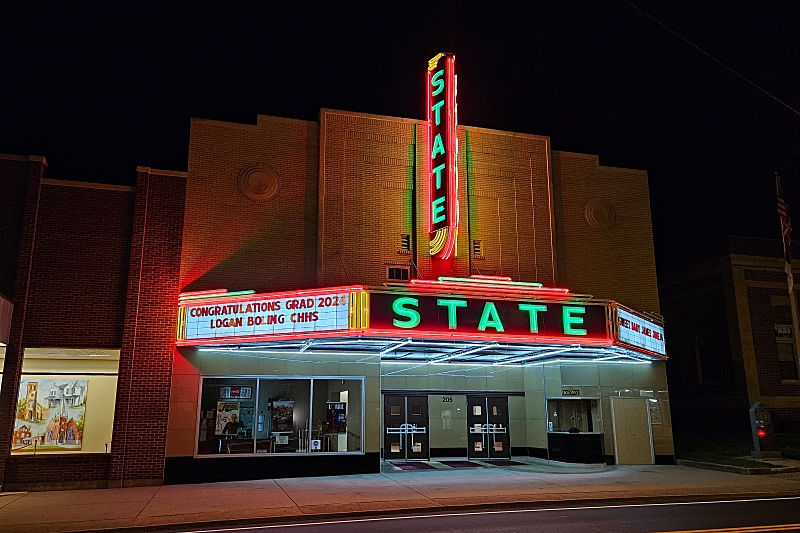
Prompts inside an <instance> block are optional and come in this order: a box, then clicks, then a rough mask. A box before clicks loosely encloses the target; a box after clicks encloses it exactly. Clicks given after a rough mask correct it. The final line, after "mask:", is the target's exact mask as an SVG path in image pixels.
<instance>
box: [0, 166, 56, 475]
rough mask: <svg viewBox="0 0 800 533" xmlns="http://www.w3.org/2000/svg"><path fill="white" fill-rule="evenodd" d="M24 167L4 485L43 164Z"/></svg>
mask: <svg viewBox="0 0 800 533" xmlns="http://www.w3.org/2000/svg"><path fill="white" fill-rule="evenodd" d="M27 164H28V173H27V176H26V177H25V180H26V183H25V208H24V211H23V214H22V232H21V238H20V246H19V255H18V260H17V268H16V274H15V279H14V300H13V301H14V312H13V314H12V316H11V333H10V335H9V339H8V346H6V356H5V363H4V365H3V386H2V388H0V484H4V483H5V471H6V461H7V459H8V457H9V455H10V454H11V435H12V433H13V431H14V416H15V415H16V411H17V409H16V408H17V394H18V393H19V378H20V374H21V373H22V357H23V354H24V350H25V335H24V332H25V313H26V310H27V306H28V292H29V286H30V274H31V266H32V263H33V248H34V244H35V242H36V220H37V217H38V215H39V197H40V195H41V190H42V177H43V175H44V169H45V168H46V167H47V161H46V160H45V159H44V158H43V157H37V156H30V157H29V158H28V163H27Z"/></svg>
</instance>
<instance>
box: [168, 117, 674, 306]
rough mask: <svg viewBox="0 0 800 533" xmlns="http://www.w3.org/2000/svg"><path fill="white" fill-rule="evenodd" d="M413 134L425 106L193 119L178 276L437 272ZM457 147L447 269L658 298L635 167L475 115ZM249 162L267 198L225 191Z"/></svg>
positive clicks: (332, 277) (631, 298)
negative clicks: (452, 255) (265, 185)
mask: <svg viewBox="0 0 800 533" xmlns="http://www.w3.org/2000/svg"><path fill="white" fill-rule="evenodd" d="M426 147H427V128H426V127H425V122H424V121H419V120H411V119H403V118H395V117H385V116H377V115H368V114H363V113H352V112H346V111H336V110H330V109H323V110H321V111H320V122H319V124H317V123H314V122H306V121H299V120H290V119H281V118H274V117H263V116H261V117H259V118H258V121H257V124H256V125H245V124H231V123H225V122H217V121H210V120H199V119H194V120H193V121H192V126H191V138H190V150H189V180H188V187H187V210H186V222H185V227H184V245H183V260H182V265H181V279H182V286H183V287H184V290H202V289H209V288H220V287H224V288H227V289H229V290H237V289H255V290H257V291H272V290H285V289H292V288H302V287H308V286H314V285H317V286H331V285H339V284H345V283H347V282H348V277H349V281H350V282H352V283H364V284H370V285H372V284H382V283H385V282H386V281H387V277H386V271H387V268H388V267H390V266H395V265H398V266H410V267H411V270H412V276H415V275H416V271H417V270H418V271H419V273H420V274H421V275H422V277H427V278H433V277H435V276H436V275H438V274H439V272H437V271H435V269H434V265H433V264H432V262H431V260H430V256H429V255H428V247H429V235H428V232H427V219H428V211H427V209H428V206H427V197H428V183H427V179H425V176H426V174H427V169H428V159H427V150H426ZM458 160H459V179H460V183H459V202H460V205H461V222H460V226H459V239H458V248H457V258H456V260H455V261H454V264H453V267H452V270H450V272H449V273H450V274H452V275H458V276H468V275H470V274H476V273H478V272H481V273H488V274H496V275H506V276H510V277H512V278H514V279H516V280H521V281H539V282H542V283H545V284H549V285H552V284H557V285H563V286H567V287H569V288H571V289H572V290H574V291H576V292H583V293H589V294H593V295H594V296H596V297H599V298H610V299H615V300H618V301H620V302H622V303H624V304H626V305H630V306H632V307H634V308H636V309H639V310H642V311H656V312H657V311H658V310H659V303H658V293H657V287H656V271H655V257H654V252H653V242H652V229H651V223H650V205H649V197H648V186H647V173H646V172H645V171H641V170H630V169H619V168H611V167H603V166H600V165H599V162H598V158H597V157H596V156H591V155H582V154H573V153H568V152H557V151H551V147H550V140H549V138H547V137H542V136H536V135H526V134H519V133H513V132H502V131H497V130H488V129H484V128H475V127H460V128H459V158H458ZM252 164H263V165H268V166H269V167H271V168H273V169H275V171H276V172H277V173H278V176H279V180H280V191H279V193H278V195H277V196H276V197H275V198H273V199H271V200H268V201H266V202H263V203H255V202H253V201H252V200H249V199H247V198H246V197H245V196H244V195H243V194H241V193H240V192H239V190H238V188H237V178H238V175H239V173H240V172H241V170H242V169H243V168H245V167H247V166H248V165H252ZM593 198H602V199H603V200H604V201H605V202H607V203H609V204H610V205H611V206H613V209H614V212H615V223H614V224H613V225H612V226H611V227H610V228H609V229H608V230H607V231H597V230H595V229H593V228H592V227H590V226H589V224H588V223H587V220H586V216H585V207H586V204H587V202H588V201H590V200H591V199H593ZM318 221H319V223H318ZM402 234H409V235H411V237H412V238H411V248H412V250H411V253H410V254H409V253H399V250H400V236H401V235H402ZM474 240H480V241H482V249H483V253H482V255H481V256H480V257H476V256H474V255H473V254H472V242H473V241H474ZM554 248H555V249H554ZM412 263H413V264H412Z"/></svg>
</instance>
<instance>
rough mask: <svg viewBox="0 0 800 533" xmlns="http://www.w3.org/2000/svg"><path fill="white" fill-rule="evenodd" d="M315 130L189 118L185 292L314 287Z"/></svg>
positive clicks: (286, 122)
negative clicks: (190, 122) (190, 121)
mask: <svg viewBox="0 0 800 533" xmlns="http://www.w3.org/2000/svg"><path fill="white" fill-rule="evenodd" d="M318 135H319V130H318V126H317V124H316V123H315V122H307V121H302V120H292V119H284V118H276V117H264V116H259V117H258V121H257V123H256V124H255V125H247V124H232V123H228V122H218V121H214V120H202V119H192V124H191V131H190V138H189V170H188V175H189V178H188V182H187V191H186V218H185V224H184V238H183V251H182V261H181V287H182V288H183V289H184V290H204V289H218V288H225V289H228V290H244V289H254V290H256V291H259V292H270V291H276V290H289V289H302V288H307V287H311V286H314V284H315V282H316V232H317V225H316V218H317V172H318V170H319V162H318V157H319V145H318Z"/></svg>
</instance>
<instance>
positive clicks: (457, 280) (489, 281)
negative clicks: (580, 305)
mask: <svg viewBox="0 0 800 533" xmlns="http://www.w3.org/2000/svg"><path fill="white" fill-rule="evenodd" d="M439 281H450V282H455V283H483V284H489V285H508V286H511V287H513V286H517V287H536V288H541V287H542V284H541V283H533V282H528V281H502V280H492V279H475V278H451V277H449V276H440V277H439Z"/></svg>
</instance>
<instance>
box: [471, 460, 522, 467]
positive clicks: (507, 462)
mask: <svg viewBox="0 0 800 533" xmlns="http://www.w3.org/2000/svg"><path fill="white" fill-rule="evenodd" d="M481 462H482V463H489V464H490V465H494V466H518V465H524V464H525V463H520V462H519V461H512V460H511V459H481Z"/></svg>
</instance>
